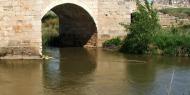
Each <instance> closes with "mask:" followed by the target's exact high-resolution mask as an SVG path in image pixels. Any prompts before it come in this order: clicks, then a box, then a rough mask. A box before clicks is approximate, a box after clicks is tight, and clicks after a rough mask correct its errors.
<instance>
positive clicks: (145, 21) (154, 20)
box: [121, 0, 160, 54]
mask: <svg viewBox="0 0 190 95" xmlns="http://www.w3.org/2000/svg"><path fill="white" fill-rule="evenodd" d="M137 6H138V11H137V12H134V13H133V14H132V22H131V25H130V26H127V25H124V27H125V28H126V29H129V31H130V33H129V34H128V36H127V37H126V38H125V40H124V44H123V46H122V48H121V51H122V52H126V53H133V54H143V53H147V52H148V50H149V44H150V43H151V37H152V36H153V35H154V34H155V32H157V31H159V29H160V25H159V23H158V16H157V12H156V11H155V10H154V9H153V7H152V4H150V3H149V2H148V1H147V0H145V5H143V4H141V3H140V1H137Z"/></svg>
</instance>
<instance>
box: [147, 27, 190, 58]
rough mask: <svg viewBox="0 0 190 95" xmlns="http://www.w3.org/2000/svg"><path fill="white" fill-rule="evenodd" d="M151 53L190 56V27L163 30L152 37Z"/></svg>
mask: <svg viewBox="0 0 190 95" xmlns="http://www.w3.org/2000/svg"><path fill="white" fill-rule="evenodd" d="M152 42H153V43H152V44H153V46H154V47H152V48H151V51H150V52H151V53H158V52H155V50H156V51H158V50H159V51H161V52H160V53H161V54H168V55H177V56H182V55H183V56H184V55H185V56H189V55H190V43H189V42H190V27H189V28H188V29H187V26H186V28H184V27H176V28H175V27H172V28H170V29H162V31H159V32H157V33H156V34H155V35H154V36H153V37H152Z"/></svg>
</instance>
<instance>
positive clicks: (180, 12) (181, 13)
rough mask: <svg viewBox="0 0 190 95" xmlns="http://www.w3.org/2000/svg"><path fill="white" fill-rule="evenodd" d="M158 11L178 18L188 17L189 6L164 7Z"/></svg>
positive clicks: (189, 16)
mask: <svg viewBox="0 0 190 95" xmlns="http://www.w3.org/2000/svg"><path fill="white" fill-rule="evenodd" d="M159 11H160V12H162V13H164V14H169V15H171V16H176V17H179V18H190V8H165V9H161V10H159Z"/></svg>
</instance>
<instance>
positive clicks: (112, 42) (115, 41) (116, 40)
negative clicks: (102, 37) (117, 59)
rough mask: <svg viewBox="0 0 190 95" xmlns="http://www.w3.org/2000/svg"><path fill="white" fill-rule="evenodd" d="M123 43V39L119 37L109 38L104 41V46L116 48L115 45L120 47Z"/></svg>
mask: <svg viewBox="0 0 190 95" xmlns="http://www.w3.org/2000/svg"><path fill="white" fill-rule="evenodd" d="M121 44H122V40H121V39H120V38H119V37H116V38H113V39H110V40H107V41H105V42H104V43H103V47H106V48H115V47H119V46H121Z"/></svg>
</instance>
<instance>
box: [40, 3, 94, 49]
mask: <svg viewBox="0 0 190 95" xmlns="http://www.w3.org/2000/svg"><path fill="white" fill-rule="evenodd" d="M49 14H51V16H49ZM52 15H53V16H52ZM47 23H48V25H46V26H44V24H47ZM56 24H57V25H56ZM51 27H52V28H55V29H53V30H51V29H50V30H47V29H49V28H51ZM47 31H48V32H49V33H45V32H47ZM53 32H57V33H53ZM44 34H47V35H48V36H46V35H44ZM51 34H53V35H51ZM49 35H51V36H55V37H53V38H51V37H50V36H49ZM44 37H50V38H44ZM47 40H49V41H50V44H48V45H50V46H56V47H96V45H97V27H96V24H95V21H94V19H93V17H92V16H91V15H90V14H89V13H88V12H87V11H86V10H85V9H84V8H82V7H80V6H78V5H76V4H72V3H64V4H60V5H57V6H55V7H53V8H52V9H51V10H50V12H48V13H47V14H46V15H45V16H44V17H43V18H42V41H43V43H44V41H47Z"/></svg>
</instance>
